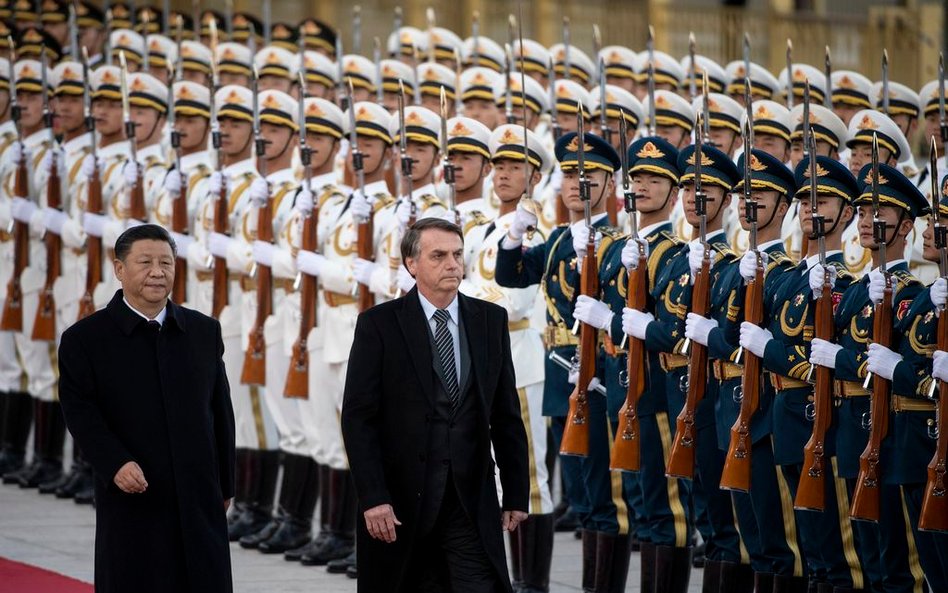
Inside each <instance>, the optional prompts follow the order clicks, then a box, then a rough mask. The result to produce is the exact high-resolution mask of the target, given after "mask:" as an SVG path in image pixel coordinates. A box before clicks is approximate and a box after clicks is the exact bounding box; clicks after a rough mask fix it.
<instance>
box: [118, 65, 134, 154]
mask: <svg viewBox="0 0 948 593" xmlns="http://www.w3.org/2000/svg"><path fill="white" fill-rule="evenodd" d="M119 64H120V67H121V72H120V74H119V76H120V80H121V84H122V121H123V122H125V137H126V138H127V139H128V142H129V145H130V148H131V160H132V161H134V162H136V163H137V162H138V142H137V141H136V139H135V122H134V121H132V114H131V108H130V107H129V102H128V63H127V62H126V61H125V52H124V51H122V52H119Z"/></svg>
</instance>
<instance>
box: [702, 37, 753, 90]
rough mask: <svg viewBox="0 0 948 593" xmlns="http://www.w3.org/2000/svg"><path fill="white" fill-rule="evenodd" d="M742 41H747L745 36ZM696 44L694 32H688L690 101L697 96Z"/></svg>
mask: <svg viewBox="0 0 948 593" xmlns="http://www.w3.org/2000/svg"><path fill="white" fill-rule="evenodd" d="M744 40H745V42H746V41H747V35H746V34H745V35H744ZM697 44H698V42H697V41H696V40H695V33H694V31H690V32H689V33H688V78H689V81H688V91H689V94H690V95H691V100H692V101H694V100H695V97H697V96H698V65H697V64H695V54H696V53H697V52H696V47H695V46H696V45H697Z"/></svg>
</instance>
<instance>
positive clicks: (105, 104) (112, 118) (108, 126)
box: [92, 99, 122, 136]
mask: <svg viewBox="0 0 948 593" xmlns="http://www.w3.org/2000/svg"><path fill="white" fill-rule="evenodd" d="M92 117H94V118H95V128H96V130H98V131H99V133H101V134H102V135H103V136H111V135H113V134H119V133H121V131H122V102H121V101H115V100H113V99H95V100H94V101H92Z"/></svg>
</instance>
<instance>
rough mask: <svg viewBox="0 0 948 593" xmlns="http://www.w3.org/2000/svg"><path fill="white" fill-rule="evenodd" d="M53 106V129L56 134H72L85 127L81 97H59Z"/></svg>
mask: <svg viewBox="0 0 948 593" xmlns="http://www.w3.org/2000/svg"><path fill="white" fill-rule="evenodd" d="M53 106H54V110H55V117H54V118H53V127H54V129H55V130H56V133H63V132H74V131H76V130H78V129H80V128H82V127H83V126H84V125H85V117H84V116H83V108H82V95H59V96H58V97H56V100H55V102H54V103H53Z"/></svg>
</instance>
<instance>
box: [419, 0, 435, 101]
mask: <svg viewBox="0 0 948 593" xmlns="http://www.w3.org/2000/svg"><path fill="white" fill-rule="evenodd" d="M425 20H426V21H427V22H428V61H429V62H435V61H437V60H436V56H435V53H436V49H435V42H434V29H435V26H436V24H437V22H436V21H435V11H434V8H432V7H430V6H429V7H428V8H427V9H426V10H425ZM416 83H417V81H416Z"/></svg>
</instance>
